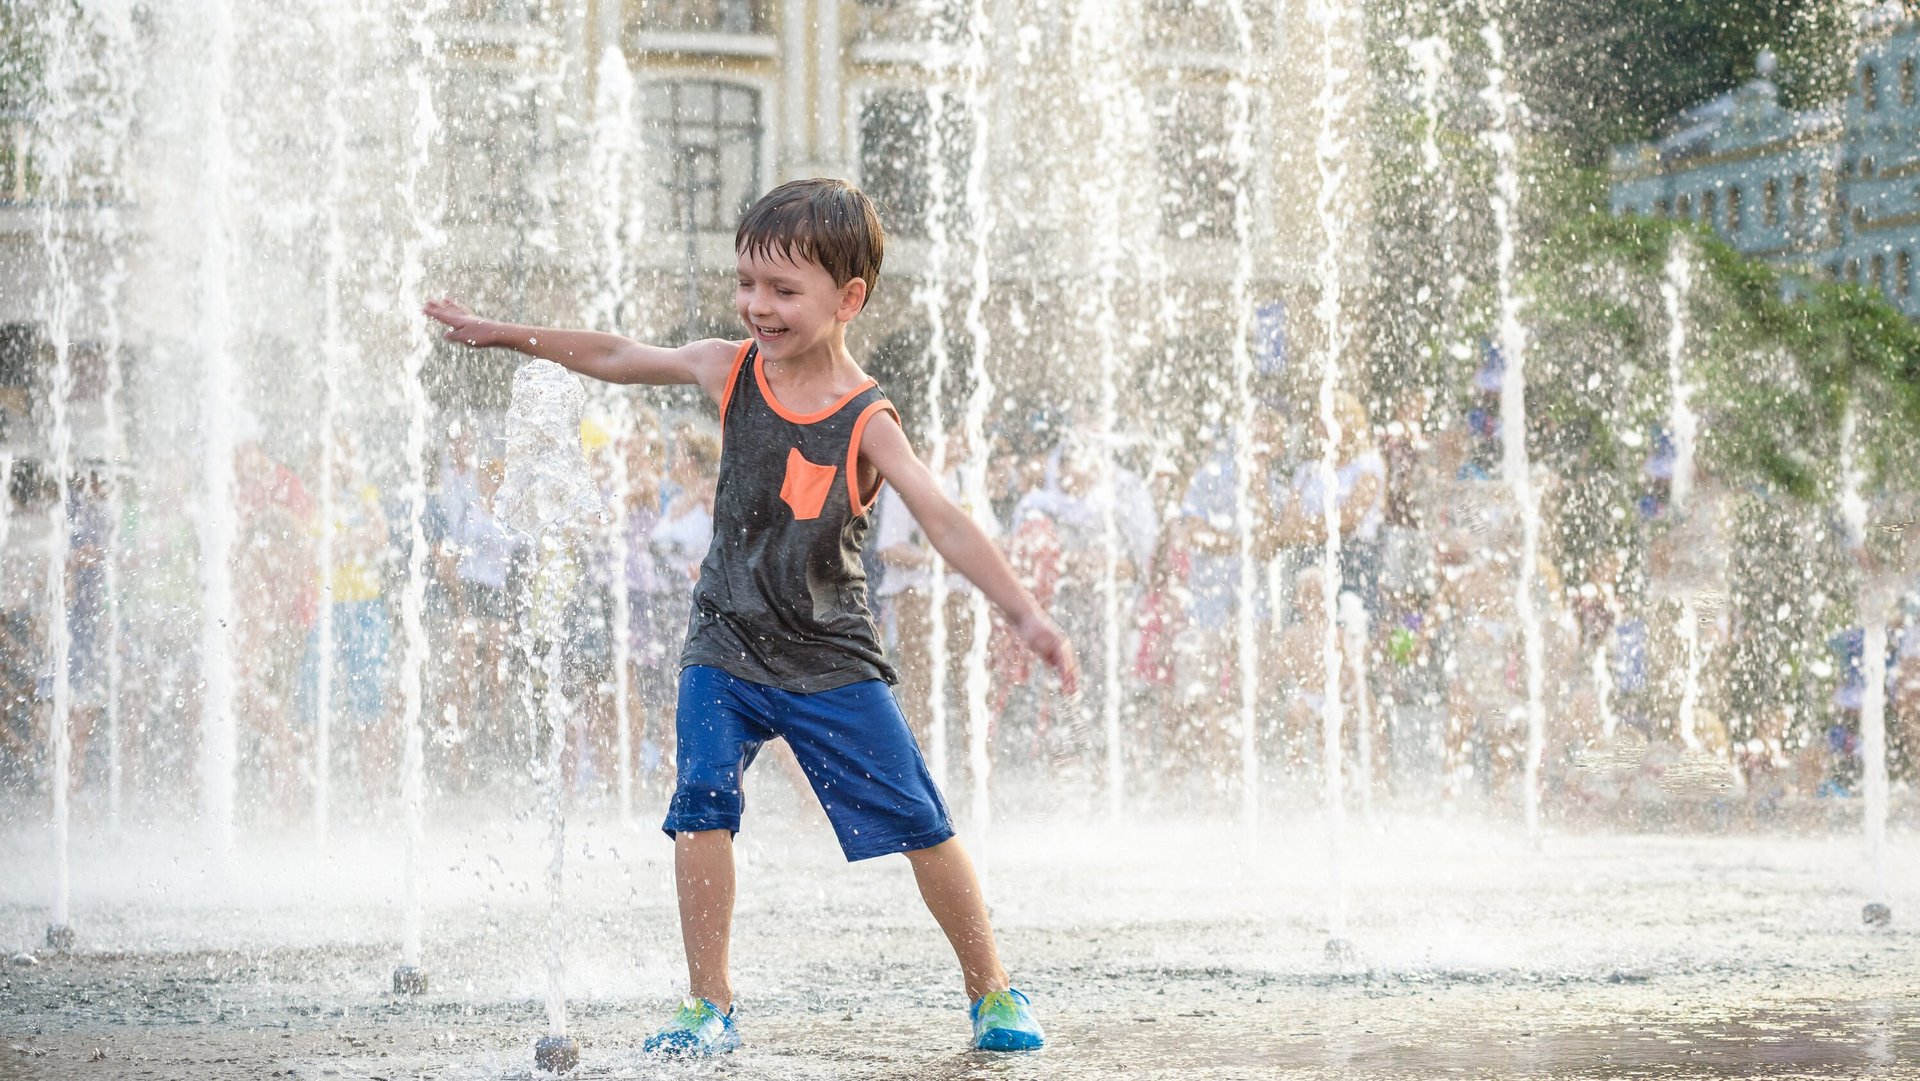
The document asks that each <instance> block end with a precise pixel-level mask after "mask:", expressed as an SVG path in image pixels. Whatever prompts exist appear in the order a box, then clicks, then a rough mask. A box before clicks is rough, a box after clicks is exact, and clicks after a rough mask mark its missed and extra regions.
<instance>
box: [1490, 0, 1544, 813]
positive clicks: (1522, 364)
mask: <svg viewBox="0 0 1920 1081" xmlns="http://www.w3.org/2000/svg"><path fill="white" fill-rule="evenodd" d="M1481 36H1482V37H1484V38H1485V39H1486V42H1487V49H1488V52H1489V53H1490V54H1491V58H1490V60H1489V62H1488V66H1487V86H1486V89H1485V90H1484V91H1483V92H1482V96H1483V97H1484V98H1485V100H1486V102H1487V105H1488V106H1489V108H1490V109H1491V110H1492V117H1491V119H1490V120H1489V121H1488V125H1487V130H1486V133H1485V138H1486V140H1487V143H1488V144H1489V145H1490V146H1491V148H1492V150H1493V155H1494V163H1495V166H1496V172H1495V179H1494V186H1493V192H1492V194H1491V195H1490V197H1489V200H1490V202H1491V204H1492V207H1493V218H1494V225H1495V228H1496V231H1497V232H1498V235H1499V248H1498V254H1497V256H1496V260H1495V262H1496V266H1497V267H1498V271H1499V277H1498V281H1499V289H1498V295H1499V305H1498V310H1499V317H1500V350H1501V354H1502V357H1503V359H1504V360H1505V362H1506V367H1505V369H1504V370H1503V371H1502V373H1501V376H1500V433H1501V439H1500V448H1501V462H1500V472H1501V474H1502V476H1503V478H1504V479H1505V480H1506V482H1507V484H1508V486H1509V487H1511V488H1512V490H1513V500H1514V503H1515V505H1516V506H1518V507H1519V509H1520V524H1521V530H1520V535H1521V540H1520V566H1519V568H1518V574H1517V575H1516V576H1515V579H1514V587H1513V597H1514V610H1515V611H1516V612H1517V613H1518V614H1519V617H1520V635H1521V642H1522V649H1523V653H1524V655H1525V663H1526V681H1527V702H1526V718H1527V749H1526V768H1525V771H1524V780H1523V782H1522V783H1523V784H1524V785H1525V793H1524V796H1523V800H1524V805H1525V809H1526V820H1527V834H1528V835H1529V836H1531V837H1536V838H1537V837H1539V835H1540V761H1541V758H1542V756H1543V755H1544V754H1545V752H1546V706H1545V703H1544V702H1543V701H1542V699H1543V696H1544V694H1545V683H1546V644H1545V640H1544V637H1543V635H1542V633H1541V627H1540V608H1539V603H1538V601H1537V600H1536V599H1535V597H1534V589H1535V586H1536V584H1537V583H1538V582H1539V580H1540V500H1539V496H1538V494H1537V493H1536V492H1535V490H1534V487H1533V463H1532V460H1531V458H1530V457H1529V455H1528V453H1527V375H1526V370H1527V363H1526V362H1527V329H1526V327H1525V325H1524V324H1522V322H1521V319H1520V317H1521V312H1522V311H1523V310H1524V308H1525V302H1524V301H1523V300H1522V299H1521V297H1520V294H1519V292H1518V284H1517V282H1516V279H1515V274H1514V265H1513V264H1514V235H1515V230H1516V228H1517V223H1516V221H1515V218H1516V216H1517V215H1518V213H1519V205H1520V173H1519V166H1518V157H1519V150H1518V147H1517V146H1516V145H1515V141H1514V135H1513V125H1514V122H1515V120H1516V119H1517V118H1518V113H1519V110H1520V100H1519V95H1518V94H1517V93H1515V92H1514V91H1512V90H1509V89H1508V88H1507V73H1506V62H1507V45H1506V34H1505V31H1504V30H1503V29H1502V27H1501V24H1500V20H1498V19H1493V20H1490V21H1488V23H1487V24H1486V26H1485V27H1483V28H1482V30H1481Z"/></svg>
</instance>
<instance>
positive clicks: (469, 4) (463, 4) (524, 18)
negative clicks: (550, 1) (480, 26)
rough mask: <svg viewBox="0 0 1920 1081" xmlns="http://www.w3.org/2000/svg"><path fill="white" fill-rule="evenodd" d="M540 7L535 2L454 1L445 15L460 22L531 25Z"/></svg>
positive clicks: (514, 0)
mask: <svg viewBox="0 0 1920 1081" xmlns="http://www.w3.org/2000/svg"><path fill="white" fill-rule="evenodd" d="M540 6H541V5H540V4H539V3H538V2H537V0H454V2H453V3H452V4H449V5H448V7H447V14H448V15H450V16H452V17H453V18H455V19H458V20H460V21H462V22H491V23H533V22H538V21H539V20H540Z"/></svg>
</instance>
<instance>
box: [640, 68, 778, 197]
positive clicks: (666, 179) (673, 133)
mask: <svg viewBox="0 0 1920 1081" xmlns="http://www.w3.org/2000/svg"><path fill="white" fill-rule="evenodd" d="M642 115H643V116H644V117H645V119H646V133H647V146H648V149H649V151H650V152H651V153H652V155H653V156H654V157H655V159H656V160H657V161H659V162H660V163H661V166H662V176H661V184H662V186H663V187H665V188H666V189H667V190H666V195H667V198H664V199H660V200H656V201H655V204H654V205H656V206H658V207H660V208H661V210H662V211H663V212H664V213H663V214H662V217H664V218H665V219H666V220H665V221H663V222H662V223H661V224H662V225H664V226H665V227H667V228H669V229H678V230H681V231H684V232H709V231H721V232H732V231H733V229H734V227H735V226H736V225H738V224H739V220H740V215H741V214H742V213H743V212H744V211H745V210H746V209H747V207H748V206H749V205H751V204H752V202H753V198H754V196H756V195H758V194H759V193H760V139H761V128H760V92H759V91H757V90H750V89H748V88H746V87H743V86H734V85H733V84H731V83H718V82H708V81H704V80H689V81H686V82H656V83H649V84H647V86H646V90H645V93H644V96H643V98H642Z"/></svg>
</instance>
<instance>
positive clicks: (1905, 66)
mask: <svg viewBox="0 0 1920 1081" xmlns="http://www.w3.org/2000/svg"><path fill="white" fill-rule="evenodd" d="M1913 102H1914V86H1913V58H1912V57H1908V58H1907V59H1905V60H1903V61H1901V62H1900V104H1902V105H1906V106H1911V105H1912V104H1913Z"/></svg>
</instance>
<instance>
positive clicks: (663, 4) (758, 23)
mask: <svg viewBox="0 0 1920 1081" xmlns="http://www.w3.org/2000/svg"><path fill="white" fill-rule="evenodd" d="M767 7H768V5H767V0H647V2H646V3H644V4H641V5H640V13H639V17H638V19H637V22H638V23H639V26H640V29H641V30H642V31H643V32H646V33H656V34H657V33H668V34H764V33H766V32H767V27H768V23H769V19H768V17H767Z"/></svg>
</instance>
